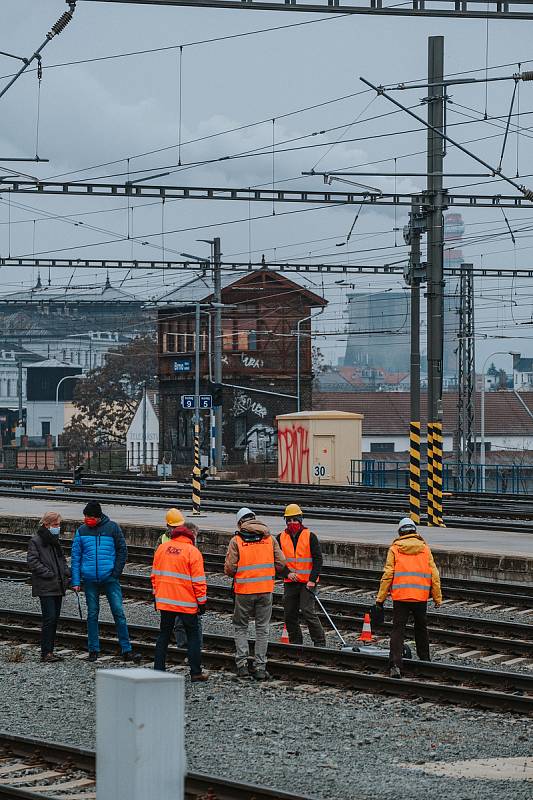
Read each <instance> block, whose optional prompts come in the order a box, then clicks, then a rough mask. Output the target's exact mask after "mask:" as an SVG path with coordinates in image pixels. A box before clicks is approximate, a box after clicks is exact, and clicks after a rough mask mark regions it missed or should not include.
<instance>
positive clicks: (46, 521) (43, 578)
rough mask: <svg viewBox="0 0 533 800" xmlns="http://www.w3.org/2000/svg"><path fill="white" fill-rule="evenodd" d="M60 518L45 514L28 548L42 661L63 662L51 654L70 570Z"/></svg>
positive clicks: (59, 657) (56, 514)
mask: <svg viewBox="0 0 533 800" xmlns="http://www.w3.org/2000/svg"><path fill="white" fill-rule="evenodd" d="M60 531H61V515H60V514H58V513H57V512H55V511H47V513H46V514H45V515H44V516H43V518H42V520H41V524H40V527H39V530H38V531H37V533H36V534H35V535H34V536H32V538H31V539H30V542H29V545H28V556H27V562H28V567H29V569H30V572H31V590H32V591H31V593H32V596H33V597H38V598H39V600H40V603H41V611H42V615H43V619H42V625H41V661H47V662H54V661H63V659H62V658H61V656H57V655H55V653H54V644H55V636H56V628H57V623H58V620H59V616H60V614H61V605H62V603H63V597H64V596H65V593H66V590H67V586H68V583H69V577H70V570H69V568H68V565H67V560H66V558H65V554H64V552H63V548H62V547H61V542H60V539H59V534H60Z"/></svg>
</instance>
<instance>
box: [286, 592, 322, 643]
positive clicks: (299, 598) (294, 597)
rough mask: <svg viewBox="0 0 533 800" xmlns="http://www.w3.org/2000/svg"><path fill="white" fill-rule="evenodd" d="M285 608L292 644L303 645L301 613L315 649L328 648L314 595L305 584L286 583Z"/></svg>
mask: <svg viewBox="0 0 533 800" xmlns="http://www.w3.org/2000/svg"><path fill="white" fill-rule="evenodd" d="M284 586H285V591H284V593H283V607H284V609H285V625H286V626H287V633H288V634H289V642H290V643H291V644H302V643H303V634H302V629H301V627H300V612H301V614H302V618H303V621H304V622H305V624H306V625H307V627H308V628H309V635H310V636H311V639H312V640H313V644H314V645H315V647H325V646H326V636H325V634H324V628H323V627H322V624H321V622H320V620H319V619H318V615H317V613H316V601H315V598H314V595H313V594H312V593H311V592H310V591H309V590H308V589H306V587H305V583H285V584H284Z"/></svg>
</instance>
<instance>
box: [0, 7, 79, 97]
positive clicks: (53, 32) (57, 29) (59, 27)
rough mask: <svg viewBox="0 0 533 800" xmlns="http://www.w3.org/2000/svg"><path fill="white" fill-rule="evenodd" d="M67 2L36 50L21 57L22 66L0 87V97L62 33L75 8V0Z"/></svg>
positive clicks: (38, 59) (38, 60)
mask: <svg viewBox="0 0 533 800" xmlns="http://www.w3.org/2000/svg"><path fill="white" fill-rule="evenodd" d="M67 2H68V6H69V10H68V11H65V13H64V14H62V15H61V16H60V17H59V19H58V20H57V22H55V23H54V24H53V25H52V27H51V28H50V30H49V31H48V33H47V34H46V38H45V40H44V42H42V44H41V45H40V46H39V47H38V48H37V50H36V51H35V52H34V53H33V55H31V56H30V57H29V58H23V59H22V61H23V62H24V63H23V65H22V67H21V68H20V69H19V71H18V72H16V73H15V74H14V75H13V76H11V80H10V81H8V83H7V84H6V85H5V86H4V88H3V89H0V98H2V97H3V96H4V95H5V94H6V93H7V92H8V91H9V90H10V89H11V87H12V86H13V84H14V83H15V82H16V81H17V80H18V79H19V78H20V76H21V75H23V74H24V73H25V72H26V71H27V69H28V67H29V66H30V64H33V62H34V61H37V62H38V63H40V58H41V53H42V51H43V50H44V48H45V47H46V45H47V44H49V43H50V42H51V41H52V39H53V38H54V37H55V36H58V35H59V34H60V33H62V32H63V31H64V30H65V28H66V27H67V25H68V24H69V22H70V21H71V20H72V17H73V16H74V11H75V9H76V0H67ZM37 69H38V67H37Z"/></svg>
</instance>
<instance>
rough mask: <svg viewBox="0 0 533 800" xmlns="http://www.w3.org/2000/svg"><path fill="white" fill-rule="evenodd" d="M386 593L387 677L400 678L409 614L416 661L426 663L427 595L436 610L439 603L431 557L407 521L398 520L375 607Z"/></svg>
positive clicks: (435, 571)
mask: <svg viewBox="0 0 533 800" xmlns="http://www.w3.org/2000/svg"><path fill="white" fill-rule="evenodd" d="M389 593H390V595H391V597H392V602H393V617H392V634H391V639H390V667H391V672H390V674H391V678H401V676H402V674H401V667H402V653H403V643H404V638H405V626H406V624H407V620H408V619H409V616H410V614H412V615H413V619H414V626H415V643H416V652H417V655H418V658H420V659H421V660H422V661H430V655H429V638H428V631H427V601H428V600H429V597H430V595H431V597H432V598H433V600H434V601H435V605H436V606H440V604H441V603H442V592H441V588H440V575H439V571H438V569H437V567H436V565H435V561H434V560H433V555H432V553H431V550H430V548H429V545H428V544H427V543H426V542H425V541H424V539H423V538H422V536H420V534H419V533H418V531H417V530H416V525H415V523H414V522H413V520H412V519H409V517H404V519H402V520H400V523H399V525H398V536H397V538H396V539H395V540H394V541H393V543H392V545H391V546H390V548H389V552H388V553H387V560H386V562H385V569H384V570H383V576H382V578H381V583H380V585H379V591H378V594H377V597H376V606H378V607H380V608H382V607H383V603H384V602H385V599H386V598H387V595H388V594H389Z"/></svg>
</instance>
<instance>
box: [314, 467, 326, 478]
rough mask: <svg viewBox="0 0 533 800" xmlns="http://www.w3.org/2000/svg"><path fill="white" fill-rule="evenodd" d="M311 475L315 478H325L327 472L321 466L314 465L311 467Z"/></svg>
mask: <svg viewBox="0 0 533 800" xmlns="http://www.w3.org/2000/svg"><path fill="white" fill-rule="evenodd" d="M313 475H314V476H315V478H327V477H328V470H327V469H326V467H325V466H324V465H323V464H315V466H314V467H313Z"/></svg>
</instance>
